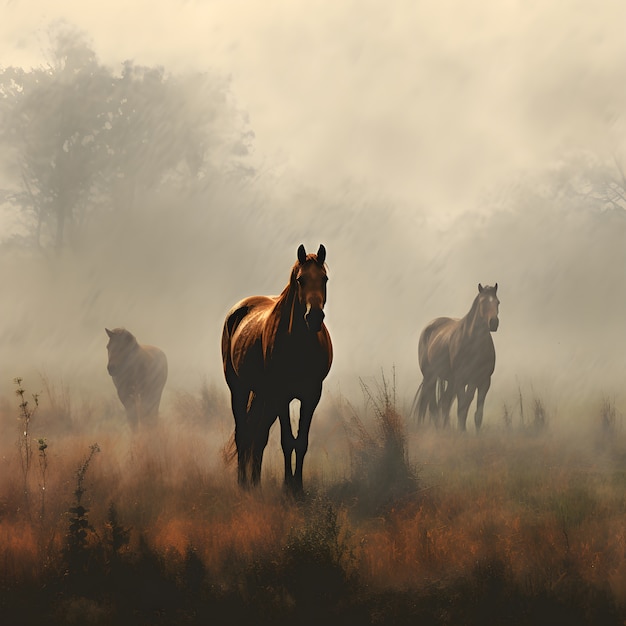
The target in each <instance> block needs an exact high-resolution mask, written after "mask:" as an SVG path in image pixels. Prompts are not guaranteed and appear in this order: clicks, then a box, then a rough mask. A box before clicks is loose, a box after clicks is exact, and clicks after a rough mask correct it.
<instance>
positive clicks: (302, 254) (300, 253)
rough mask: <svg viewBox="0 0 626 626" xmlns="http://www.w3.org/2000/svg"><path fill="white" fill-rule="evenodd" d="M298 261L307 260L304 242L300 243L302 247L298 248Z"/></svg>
mask: <svg viewBox="0 0 626 626" xmlns="http://www.w3.org/2000/svg"><path fill="white" fill-rule="evenodd" d="M298 261H300V263H304V262H305V261H306V250H305V249H304V245H303V244H300V247H299V248H298Z"/></svg>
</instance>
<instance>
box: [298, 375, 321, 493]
mask: <svg viewBox="0 0 626 626" xmlns="http://www.w3.org/2000/svg"><path fill="white" fill-rule="evenodd" d="M321 395H322V385H321V384H320V386H319V387H318V388H317V389H316V390H315V391H314V392H313V393H312V394H311V396H309V397H308V398H305V399H301V400H300V420H299V422H298V434H297V436H296V439H295V442H294V448H295V451H296V469H295V472H294V474H293V489H294V491H297V492H301V491H302V466H303V464H304V457H305V455H306V453H307V450H308V449H309V430H310V428H311V420H312V419H313V412H314V411H315V407H316V406H317V403H318V402H319V401H320V397H321Z"/></svg>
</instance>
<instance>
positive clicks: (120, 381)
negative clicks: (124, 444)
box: [105, 328, 167, 430]
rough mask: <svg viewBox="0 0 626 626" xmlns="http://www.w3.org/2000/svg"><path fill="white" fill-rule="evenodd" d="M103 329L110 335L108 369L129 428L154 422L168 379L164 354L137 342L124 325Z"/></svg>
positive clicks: (157, 349)
mask: <svg viewBox="0 0 626 626" xmlns="http://www.w3.org/2000/svg"><path fill="white" fill-rule="evenodd" d="M105 330H106V333H107V335H108V336H109V343H108V344H107V352H108V353H109V362H108V365H107V370H108V372H109V374H110V375H111V377H112V378H113V384H114V385H115V388H116V389H117V395H118V396H119V398H120V400H121V401H122V404H123V405H124V408H125V409H126V416H127V417H128V422H129V424H130V426H131V428H132V429H133V430H135V429H136V428H137V426H138V424H139V423H140V422H145V423H150V424H153V423H154V422H156V418H157V415H158V413H159V404H160V403H161V394H162V393H163V387H165V381H166V380H167V358H166V357H165V354H164V353H163V351H162V350H160V349H159V348H155V347H154V346H143V345H140V344H139V343H137V339H135V336H134V335H133V334H132V333H131V332H129V331H127V330H126V329H125V328H114V329H113V330H109V329H108V328H105Z"/></svg>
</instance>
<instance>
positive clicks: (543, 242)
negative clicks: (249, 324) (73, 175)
mask: <svg viewBox="0 0 626 626" xmlns="http://www.w3.org/2000/svg"><path fill="white" fill-rule="evenodd" d="M57 20H64V21H65V22H67V23H68V24H71V25H72V26H73V27H76V28H78V29H80V30H82V31H83V32H84V33H85V34H86V35H87V37H88V38H89V40H90V42H91V45H92V47H93V50H94V51H95V52H96V54H97V56H98V59H99V61H100V62H101V63H103V64H106V65H107V66H110V67H115V68H119V67H120V66H121V63H122V62H123V61H125V60H127V59H132V60H133V61H134V62H135V63H136V64H137V65H145V66H163V67H164V68H165V71H166V72H167V73H171V74H173V75H176V74H180V73H186V72H194V71H195V72H197V71H202V72H208V73H209V75H211V76H214V77H215V78H214V80H215V81H216V82H217V81H220V80H225V79H227V80H228V81H229V83H228V89H227V93H228V98H227V105H226V109H227V110H228V111H230V112H231V113H232V114H233V116H235V117H236V118H237V120H238V122H237V123H238V124H239V125H240V127H241V128H243V129H245V130H246V132H248V133H249V134H248V137H249V152H248V154H247V155H244V156H243V157H242V161H243V163H244V164H245V167H246V168H249V169H250V170H254V175H253V176H249V177H247V178H246V179H245V182H240V181H239V182H238V181H235V182H232V181H228V182H226V181H222V180H220V181H219V184H217V183H216V184H215V185H214V186H213V187H212V188H211V189H210V191H208V192H206V194H205V195H204V196H203V195H198V194H191V193H190V194H188V195H187V194H180V195H178V196H167V197H163V196H160V197H159V198H156V199H155V198H154V197H150V196H146V197H145V198H143V199H142V201H143V203H144V205H148V204H153V205H155V206H158V207H159V210H158V211H155V212H154V217H153V218H151V219H139V218H136V219H135V221H133V220H129V223H128V228H127V229H126V230H125V231H124V232H121V229H120V225H119V224H111V223H108V225H105V224H101V225H100V229H99V230H98V231H97V232H93V233H90V235H89V244H88V246H87V247H88V250H84V251H83V252H81V257H80V259H79V260H77V258H76V256H72V255H71V254H69V253H68V254H66V255H64V256H63V258H62V259H58V258H54V259H52V260H50V259H46V260H44V261H41V259H39V260H33V259H32V258H30V257H27V258H25V255H24V253H23V251H15V250H14V249H13V248H11V250H10V251H8V252H7V251H5V252H4V254H3V256H2V259H3V266H2V274H1V280H2V285H3V299H2V300H3V305H2V309H3V313H2V315H1V316H0V338H1V339H2V342H1V343H0V353H1V354H2V357H1V360H0V368H1V370H0V371H1V379H0V394H8V393H10V392H11V385H12V383H11V381H12V379H13V377H15V376H18V375H24V373H25V372H29V371H42V370H43V371H46V372H48V373H49V374H50V373H52V374H53V375H54V376H58V377H60V378H63V379H64V380H65V381H70V383H71V385H72V387H73V388H78V389H94V388H98V389H104V390H108V391H109V392H111V393H112V388H111V385H110V380H108V379H107V376H106V370H105V367H104V361H105V350H104V345H105V343H106V337H105V334H104V327H105V326H109V327H111V326H118V325H119V326H126V327H127V328H129V329H130V330H132V331H133V332H134V333H135V334H136V335H137V337H138V339H139V340H140V341H143V342H146V343H154V344H156V345H159V346H161V347H163V349H164V350H165V351H166V352H167V354H168V356H169V358H170V370H171V378H170V383H169V386H170V387H171V389H175V388H181V387H188V388H191V389H195V388H197V386H198V384H199V381H200V380H202V379H203V378H204V377H206V378H207V379H208V380H209V381H211V382H215V384H216V386H220V385H222V384H223V380H222V378H221V372H220V355H219V336H220V333H221V325H222V323H223V318H224V315H225V313H226V311H227V310H228V309H229V307H230V306H231V305H232V304H233V303H234V302H235V301H236V300H238V299H239V298H242V297H244V296H247V295H252V294H254V293H259V294H260V293H278V292H280V290H281V289H282V287H283V286H284V284H285V283H286V281H287V278H288V273H289V269H290V267H291V265H292V264H293V262H294V261H295V254H296V249H297V247H298V245H299V244H300V243H304V244H305V246H306V247H307V249H308V250H311V251H313V250H316V249H317V246H318V245H319V243H324V244H325V246H326V248H327V250H328V264H329V268H330V269H329V273H330V283H329V296H328V305H327V311H326V312H327V317H326V320H327V324H328V327H329V329H330V331H331V335H332V338H333V342H334V344H335V352H336V356H335V364H334V366H333V370H332V373H331V376H330V378H329V381H328V387H329V389H331V390H337V389H342V390H344V389H351V388H352V387H353V386H355V384H356V382H357V381H358V379H359V377H363V378H366V379H369V378H371V377H376V376H378V375H379V373H380V371H381V369H383V370H384V371H386V372H387V373H388V372H390V370H391V368H392V367H394V366H395V367H396V370H397V375H398V385H399V391H400V395H401V397H402V398H403V401H407V402H408V401H410V398H411V397H412V395H413V393H414V392H415V389H416V388H417V385H418V384H419V381H420V379H421V377H420V375H419V371H418V368H417V355H416V352H417V337H418V335H419V332H420V330H421V328H422V327H423V326H424V325H425V324H426V323H427V322H428V321H429V320H430V319H432V318H433V317H435V316H438V315H450V316H462V315H463V314H465V313H466V312H467V311H468V310H469V308H470V305H471V302H472V299H473V297H474V295H475V293H476V291H477V284H478V283H479V282H481V283H483V284H485V283H487V284H493V283H495V282H498V284H499V291H498V294H499V295H500V299H501V302H502V304H501V310H500V320H501V324H500V329H499V330H498V332H497V334H496V335H495V336H494V340H495V344H496V353H497V364H496V373H495V375H494V378H493V381H492V391H491V392H490V394H491V395H490V396H488V398H487V404H486V412H485V424H489V423H491V424H495V423H497V422H498V420H499V419H500V415H501V407H502V402H504V401H511V399H513V400H514V398H515V394H516V390H517V387H518V385H522V386H523V385H525V386H527V387H528V388H530V387H532V388H533V389H535V390H538V391H539V392H540V393H542V394H545V395H544V397H546V398H547V401H548V402H549V403H550V405H551V408H552V409H553V410H554V412H555V414H556V413H558V414H559V416H560V418H563V419H566V418H567V410H569V408H571V407H572V406H577V405H579V404H581V403H585V402H588V403H589V404H590V405H593V403H594V402H596V403H598V402H599V400H600V398H601V397H602V396H603V395H609V396H611V397H617V399H618V407H619V406H622V407H623V400H624V396H623V391H622V388H623V384H622V383H623V378H624V369H625V368H624V366H625V357H624V354H626V335H625V333H624V330H623V329H624V319H625V318H626V280H625V279H626V252H625V249H626V247H625V246H624V243H625V241H626V240H625V238H624V236H625V235H626V219H625V216H626V201H624V200H623V198H622V200H620V199H619V197H618V196H614V197H612V199H610V198H609V199H608V200H607V196H606V193H605V195H604V196H603V195H602V193H603V192H606V190H607V189H613V187H611V185H612V184H613V183H615V184H617V189H618V191H619V190H620V189H621V191H622V192H623V191H624V188H625V187H626V184H625V183H624V178H623V176H624V171H625V170H624V168H623V166H622V163H624V162H626V161H624V160H623V159H625V158H626V145H625V138H626V133H625V131H626V123H625V118H624V111H625V110H626V38H624V32H623V26H624V24H625V23H626V5H624V4H623V2H620V1H615V2H612V1H608V0H601V1H599V2H596V3H593V6H591V5H590V4H588V3H584V2H575V3H574V2H565V1H558V2H550V3H544V2H538V1H536V2H515V1H504V2H503V1H495V0H489V1H487V2H481V3H466V2H461V1H458V0H446V1H443V2H438V3H420V2H414V1H410V0H399V1H396V2H392V3H383V2H356V1H350V2H326V1H324V2H316V3H306V2H301V1H297V2H286V1H283V2H279V1H269V2H263V3H259V2H251V1H249V0H248V1H245V0H237V1H229V2H225V1H221V0H218V1H214V2H174V1H172V0H170V1H162V2H147V1H144V0H141V1H136V2H132V3H117V2H109V3H99V4H93V3H79V2H68V1H58V2H55V3H53V5H52V4H49V3H44V2H28V3H27V2H19V1H13V2H6V3H5V6H4V9H3V20H2V22H1V23H0V61H1V63H2V67H7V66H10V65H15V66H21V67H24V68H26V69H27V68H30V67H32V66H39V65H41V64H43V63H45V62H46V60H47V56H46V55H47V52H46V49H47V46H48V45H49V43H48V39H47V31H48V29H49V27H50V25H51V24H53V23H55V22H56V21H57ZM220 110H222V109H220ZM229 119H230V118H229ZM229 123H230V122H229ZM0 180H2V181H3V183H4V186H9V187H10V186H11V185H14V184H15V183H14V181H13V179H11V174H10V173H9V172H6V171H5V172H4V173H3V174H2V175H1V177H0ZM620 180H621V183H620ZM615 181H617V182H615ZM17 184H19V180H18V183H17ZM620 184H621V187H620ZM3 216H4V217H3V219H4V232H5V239H7V238H8V237H9V236H10V235H11V234H12V233H14V232H15V231H16V230H19V228H20V226H19V224H16V221H15V216H14V215H13V214H12V213H11V212H10V211H9V210H8V209H7V207H4V212H3ZM224 387H225V385H224ZM620 402H621V403H622V404H621V405H620ZM564 407H566V408H564Z"/></svg>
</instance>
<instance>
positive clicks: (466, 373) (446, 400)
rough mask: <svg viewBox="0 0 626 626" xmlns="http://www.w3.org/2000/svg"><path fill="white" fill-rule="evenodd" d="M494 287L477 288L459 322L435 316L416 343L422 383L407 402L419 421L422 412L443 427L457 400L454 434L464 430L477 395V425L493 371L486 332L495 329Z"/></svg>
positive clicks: (493, 360)
mask: <svg viewBox="0 0 626 626" xmlns="http://www.w3.org/2000/svg"><path fill="white" fill-rule="evenodd" d="M497 291H498V283H496V284H495V286H493V287H490V286H489V285H485V286H484V287H483V286H482V285H481V284H479V285H478V295H477V296H476V298H475V299H474V302H473V303H472V308H471V309H470V311H469V313H468V314H467V315H466V316H465V317H463V318H462V319H452V318H449V317H438V318H437V319H435V320H433V321H432V322H430V324H428V326H426V328H424V330H423V331H422V333H421V335H420V338H419V347H418V357H419V366H420V369H421V370H422V374H423V376H424V379H423V381H422V384H421V385H420V387H419V389H418V390H417V394H416V395H415V400H414V402H413V413H415V412H417V419H418V422H420V423H421V422H423V421H424V417H425V415H426V412H427V410H428V411H429V412H430V415H431V419H433V420H435V423H437V424H438V421H439V418H440V417H441V419H442V421H443V425H444V426H447V425H448V422H449V419H450V408H451V406H452V402H453V401H454V397H455V396H456V398H457V416H458V423H459V429H460V430H465V422H466V421H467V412H468V410H469V407H470V405H471V403H472V400H473V399H474V394H475V393H476V390H478V400H477V405H476V413H475V415H474V422H475V424H476V431H478V430H480V426H481V424H482V421H483V407H484V405H485V397H486V396H487V391H489V387H490V385H491V375H492V374H493V371H494V369H495V364H496V351H495V348H494V345H493V339H492V338H491V333H492V332H495V331H496V330H498V324H499V320H498V308H499V305H500V301H499V300H498V297H497V295H496V294H497Z"/></svg>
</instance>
